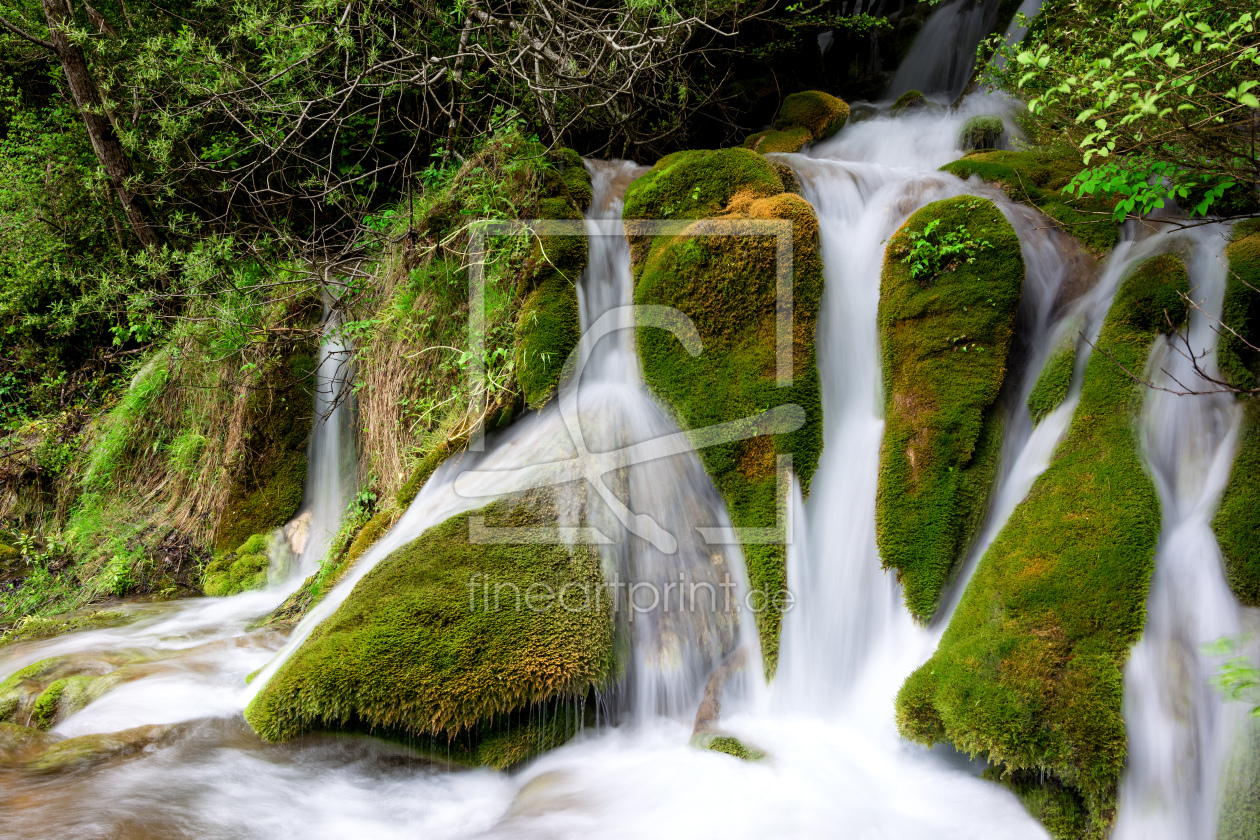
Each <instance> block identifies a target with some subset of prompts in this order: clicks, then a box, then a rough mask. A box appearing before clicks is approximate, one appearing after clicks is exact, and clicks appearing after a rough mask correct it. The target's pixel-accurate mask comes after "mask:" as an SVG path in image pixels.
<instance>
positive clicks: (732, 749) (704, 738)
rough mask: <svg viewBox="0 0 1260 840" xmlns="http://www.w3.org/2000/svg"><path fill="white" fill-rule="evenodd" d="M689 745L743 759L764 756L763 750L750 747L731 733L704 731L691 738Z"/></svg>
mask: <svg viewBox="0 0 1260 840" xmlns="http://www.w3.org/2000/svg"><path fill="white" fill-rule="evenodd" d="M691 745H692V746H693V747H696V748H697V749H701V750H712V751H713V752H719V753H722V754H724V755H729V756H731V757H732V758H738V759H741V760H743V761H760V760H761V759H763V758H765V757H766V754H765V752H764V751H763V750H759V749H757V748H756V747H750V746H748V745H747V744H745V743H744V742H743V741H741V740H740V739H738V738H736V737H735V736H733V735H723V734H721V733H705V734H702V735H696V736H695V737H693V738H692V739H691Z"/></svg>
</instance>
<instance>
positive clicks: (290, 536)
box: [284, 510, 311, 557]
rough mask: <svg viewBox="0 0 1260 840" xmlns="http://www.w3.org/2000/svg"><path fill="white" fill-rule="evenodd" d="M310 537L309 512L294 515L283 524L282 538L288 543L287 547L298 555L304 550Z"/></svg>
mask: <svg viewBox="0 0 1260 840" xmlns="http://www.w3.org/2000/svg"><path fill="white" fill-rule="evenodd" d="M310 537H311V512H310V511H309V510H308V511H306V512H305V513H302V514H300V515H299V516H295V517H293V518H292V519H290V520H289V522H288V524H286V525H285V526H284V538H285V539H286V540H287V541H288V543H289V549H290V550H291V551H292V552H293V553H294V554H295V555H296V556H298V557H301V556H302V552H303V551H306V543H307V541H308V540H309V539H310Z"/></svg>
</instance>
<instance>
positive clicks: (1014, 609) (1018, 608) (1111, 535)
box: [897, 256, 1187, 837]
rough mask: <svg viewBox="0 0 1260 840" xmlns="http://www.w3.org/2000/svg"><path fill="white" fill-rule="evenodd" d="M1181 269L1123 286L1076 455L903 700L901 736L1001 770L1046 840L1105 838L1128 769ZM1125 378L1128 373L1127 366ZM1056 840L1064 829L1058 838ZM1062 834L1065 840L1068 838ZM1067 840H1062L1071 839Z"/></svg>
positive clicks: (1017, 515)
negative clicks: (1137, 376) (1155, 443)
mask: <svg viewBox="0 0 1260 840" xmlns="http://www.w3.org/2000/svg"><path fill="white" fill-rule="evenodd" d="M1186 290H1187V283H1186V270H1185V266H1184V265H1183V264H1182V262H1181V260H1180V259H1178V258H1176V257H1173V256H1162V257H1156V258H1154V259H1151V260H1148V261H1147V262H1145V263H1143V264H1142V265H1141V266H1139V267H1138V269H1137V270H1136V271H1134V272H1133V273H1132V274H1131V275H1130V276H1129V277H1128V278H1126V279H1125V280H1124V282H1123V283H1122V284H1121V287H1120V290H1119V292H1118V293H1117V295H1116V299H1115V302H1114V304H1113V305H1112V308H1111V311H1110V312H1109V313H1108V315H1107V319H1106V321H1105V322H1104V324H1103V327H1102V331H1101V333H1100V334H1099V337H1098V342H1097V344H1098V346H1099V347H1100V348H1103V349H1106V350H1107V351H1108V353H1110V354H1111V356H1113V357H1114V361H1113V359H1112V358H1109V357H1108V355H1107V354H1106V353H1103V352H1096V353H1093V354H1092V355H1091V356H1090V359H1089V362H1088V363H1087V366H1086V369H1085V379H1084V385H1083V388H1082V393H1081V400H1080V403H1079V405H1078V406H1077V408H1076V411H1075V414H1074V416H1073V418H1072V424H1071V427H1070V429H1069V431H1068V434H1067V437H1066V439H1065V440H1064V441H1063V443H1062V444H1060V446H1059V449H1058V451H1057V452H1056V453H1055V457H1054V460H1053V461H1052V462H1051V464H1050V466H1049V467H1048V468H1047V469H1046V471H1045V472H1044V473H1042V475H1041V477H1040V478H1038V479H1037V481H1036V483H1035V484H1034V485H1033V487H1032V490H1031V491H1030V492H1029V494H1028V497H1027V498H1026V499H1024V501H1023V502H1022V503H1020V505H1019V506H1018V507H1017V508H1016V509H1015V511H1014V513H1012V515H1011V517H1010V519H1009V520H1008V521H1007V523H1006V526H1005V527H1004V528H1003V529H1002V532H1001V533H1000V534H999V535H998V537H997V539H996V540H995V541H994V542H993V544H992V545H991V546H990V547H989V550H988V551H987V552H985V554H984V557H983V558H982V559H981V561H980V564H979V566H978V567H977V569H976V572H975V575H974V576H973V577H972V579H971V581H970V583H969V584H968V586H967V590H966V592H965V593H964V594H963V597H962V601H961V603H960V604H959V606H958V609H957V611H956V612H955V613H954V615H953V618H952V619H951V620H950V623H949V627H948V629H947V630H946V632H945V635H944V636H943V637H942V639H941V643H940V646H939V647H938V649H937V650H936V652H935V653H934V654H933V656H932V658H931V659H929V660H928V661H927V663H925V664H924V665H923V666H922V667H921V668H919V670H917V671H915V672H914V673H913V674H912V675H911V676H910V677H909V678H908V679H907V680H906V682H905V684H904V685H903V686H902V688H901V691H900V693H899V694H898V696H897V724H898V727H899V728H900V730H901V733H902V735H904V736H905V737H907V738H910V739H912V740H915V741H919V742H920V743H923V744H935V743H939V742H948V743H952V744H954V745H955V746H957V747H958V748H960V749H963V750H966V751H967V752H969V753H971V754H972V755H974V756H979V757H982V758H984V759H986V760H987V761H989V762H991V763H992V764H994V765H995V769H994V771H993V772H994V774H996V775H998V776H1000V777H1001V778H1002V780H1003V781H1006V782H1008V783H1010V784H1011V786H1012V787H1014V789H1015V790H1016V792H1017V793H1020V794H1021V795H1023V796H1024V798H1025V801H1026V803H1027V804H1028V805H1029V808H1030V810H1032V811H1033V812H1034V816H1037V817H1038V818H1039V819H1041V820H1042V821H1043V822H1044V823H1045V824H1046V825H1048V826H1060V827H1064V826H1066V827H1071V832H1069V834H1070V836H1076V835H1086V836H1090V837H1103V836H1106V833H1107V831H1108V829H1109V826H1110V825H1111V822H1112V821H1113V819H1114V816H1115V795H1116V789H1117V785H1118V783H1119V779H1120V772H1121V770H1122V769H1123V767H1124V761H1125V744H1126V741H1125V727H1124V717H1123V715H1122V708H1121V701H1122V695H1123V681H1122V677H1121V673H1120V667H1121V665H1122V664H1123V663H1124V661H1125V660H1126V659H1127V658H1128V655H1129V648H1130V647H1131V646H1132V645H1133V643H1135V642H1136V641H1137V639H1138V637H1139V636H1140V634H1141V632H1142V627H1143V625H1144V623H1145V620H1146V596H1147V590H1148V587H1149V583H1150V576H1151V572H1152V569H1153V566H1154V558H1155V544H1156V541H1157V540H1158V538H1159V529H1160V506H1159V497H1158V495H1157V494H1156V491H1155V487H1154V485H1153V483H1152V482H1151V479H1150V477H1149V476H1148V475H1147V473H1146V471H1145V470H1144V469H1143V465H1142V459H1141V457H1140V456H1139V452H1138V442H1137V436H1136V435H1137V433H1136V420H1137V412H1138V410H1139V408H1140V406H1141V402H1142V400H1141V395H1142V392H1141V386H1139V385H1135V384H1134V383H1133V382H1132V380H1130V379H1129V378H1128V376H1127V374H1126V373H1125V372H1124V371H1123V370H1122V369H1121V367H1120V365H1123V367H1124V368H1125V369H1127V370H1142V369H1143V367H1144V366H1145V364H1146V360H1147V357H1148V355H1149V353H1150V350H1151V347H1152V346H1153V344H1154V341H1155V339H1156V337H1157V336H1158V335H1159V333H1160V332H1161V331H1163V330H1168V329H1170V328H1169V326H1168V324H1167V322H1166V321H1165V313H1168V315H1169V316H1171V320H1172V321H1173V323H1174V324H1176V323H1179V322H1180V321H1181V320H1183V319H1184V318H1185V313H1186V307H1185V303H1184V301H1183V300H1182V298H1181V297H1180V296H1179V294H1178V293H1179V292H1184V291H1186ZM1116 362H1119V365H1117V364H1116ZM1056 830H1057V829H1056ZM1065 830H1066V829H1065ZM1060 833H1062V832H1060Z"/></svg>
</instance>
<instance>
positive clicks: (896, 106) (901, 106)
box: [890, 90, 928, 116]
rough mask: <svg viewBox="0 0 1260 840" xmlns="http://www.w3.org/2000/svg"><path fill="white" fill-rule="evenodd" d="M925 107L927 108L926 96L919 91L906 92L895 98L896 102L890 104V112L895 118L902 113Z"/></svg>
mask: <svg viewBox="0 0 1260 840" xmlns="http://www.w3.org/2000/svg"><path fill="white" fill-rule="evenodd" d="M926 107H928V101H927V97H926V96H924V95H923V94H922V93H921V92H920V91H917V90H908V91H906V92H905V93H903V94H901V96H898V97H897V101H896V102H894V103H893V104H892V108H891V109H890V112H891V113H892V115H893V116H896V115H898V114H900V113H901V112H903V111H917V110H919V109H921V108H926Z"/></svg>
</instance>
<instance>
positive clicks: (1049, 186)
mask: <svg viewBox="0 0 1260 840" xmlns="http://www.w3.org/2000/svg"><path fill="white" fill-rule="evenodd" d="M1083 167H1084V165H1083V164H1082V163H1081V161H1080V158H1079V157H1078V156H1077V155H1076V154H1075V153H1074V152H1073V151H1071V150H1070V149H1054V148H1037V149H1027V150H1024V151H1020V152H990V151H986V152H972V153H971V154H969V155H966V156H965V157H962V158H960V159H958V160H956V161H954V162H953V163H947V164H945V165H944V166H942V167H941V170H942V171H944V172H948V173H950V174H951V175H957V176H958V177H959V178H963V179H966V178H970V177H971V176H972V175H978V176H980V178H982V179H983V180H985V181H992V182H994V183H996V184H998V185H1000V186H1001V187H1002V189H1003V190H1004V191H1005V192H1006V194H1007V195H1009V196H1010V197H1011V198H1013V199H1015V200H1016V201H1022V202H1024V203H1025V204H1030V205H1032V206H1033V207H1036V208H1037V209H1039V210H1040V211H1041V212H1043V213H1045V214H1046V215H1047V216H1049V217H1050V218H1052V219H1054V220H1055V221H1056V222H1058V223H1059V224H1060V225H1062V226H1063V229H1064V230H1065V231H1067V232H1068V233H1070V234H1072V235H1073V236H1075V237H1076V238H1077V239H1079V240H1080V241H1081V242H1082V243H1084V245H1085V246H1086V247H1088V248H1089V249H1090V250H1091V251H1093V252H1095V253H1098V254H1105V253H1107V252H1108V251H1110V250H1111V249H1112V248H1114V247H1115V246H1116V243H1117V242H1119V241H1120V229H1119V228H1118V227H1117V226H1116V223H1115V221H1113V219H1112V216H1111V207H1110V206H1109V205H1108V204H1106V203H1104V202H1101V201H1097V200H1095V199H1090V198H1077V197H1075V196H1070V195H1068V194H1066V193H1064V192H1063V188H1064V187H1066V186H1067V185H1068V182H1069V181H1071V180H1072V176H1074V175H1075V174H1076V173H1077V172H1080V171H1081V169H1082V168H1083Z"/></svg>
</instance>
